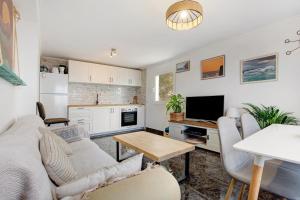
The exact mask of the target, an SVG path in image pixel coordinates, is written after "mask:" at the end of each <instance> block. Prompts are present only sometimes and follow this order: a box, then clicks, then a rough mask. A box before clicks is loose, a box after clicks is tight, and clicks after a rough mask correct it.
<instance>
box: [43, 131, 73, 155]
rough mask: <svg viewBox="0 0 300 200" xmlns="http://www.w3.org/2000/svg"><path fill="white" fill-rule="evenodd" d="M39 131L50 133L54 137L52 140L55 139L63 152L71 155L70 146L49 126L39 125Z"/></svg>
mask: <svg viewBox="0 0 300 200" xmlns="http://www.w3.org/2000/svg"><path fill="white" fill-rule="evenodd" d="M39 131H40V133H41V134H44V133H47V134H50V135H51V136H52V137H53V138H54V140H56V142H57V143H58V144H59V145H60V147H61V148H62V149H63V151H64V152H65V154H67V155H68V156H69V155H72V153H73V152H72V148H71V146H70V145H69V144H68V143H67V142H66V141H65V140H64V139H63V138H61V137H60V136H58V135H56V134H55V133H53V132H52V131H51V130H50V129H49V128H42V127H40V128H39Z"/></svg>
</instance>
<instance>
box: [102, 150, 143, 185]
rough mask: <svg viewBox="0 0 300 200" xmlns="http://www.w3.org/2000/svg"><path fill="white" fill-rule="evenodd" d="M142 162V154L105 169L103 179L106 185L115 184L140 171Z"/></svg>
mask: <svg viewBox="0 0 300 200" xmlns="http://www.w3.org/2000/svg"><path fill="white" fill-rule="evenodd" d="M142 161H143V154H142V153H141V154H138V155H136V156H133V157H130V158H128V159H126V160H124V161H122V162H121V163H118V164H116V165H113V166H110V167H106V170H105V177H106V180H107V182H108V183H111V182H115V181H118V180H121V179H123V178H126V177H128V176H132V175H134V174H135V173H137V172H139V171H141V168H142Z"/></svg>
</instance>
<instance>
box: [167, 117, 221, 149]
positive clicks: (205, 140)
mask: <svg viewBox="0 0 300 200" xmlns="http://www.w3.org/2000/svg"><path fill="white" fill-rule="evenodd" d="M218 134H219V133H218V126H217V124H216V123H211V122H209V121H192V120H183V121H179V122H177V121H169V136H170V137H171V138H174V139H177V140H181V141H185V142H188V143H192V144H195V145H196V146H197V147H200V148H203V149H208V150H211V151H215V152H220V142H219V135H218Z"/></svg>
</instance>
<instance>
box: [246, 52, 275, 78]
mask: <svg viewBox="0 0 300 200" xmlns="http://www.w3.org/2000/svg"><path fill="white" fill-rule="evenodd" d="M274 80H277V54H271V55H267V56H262V57H257V58H252V59H248V60H243V61H242V62H241V83H253V82H263V81H274Z"/></svg>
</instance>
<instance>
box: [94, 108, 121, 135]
mask: <svg viewBox="0 0 300 200" xmlns="http://www.w3.org/2000/svg"><path fill="white" fill-rule="evenodd" d="M92 113H93V120H92V122H93V133H102V132H109V131H116V130H119V129H120V128H121V120H120V108H119V107H95V108H93V109H92Z"/></svg>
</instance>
